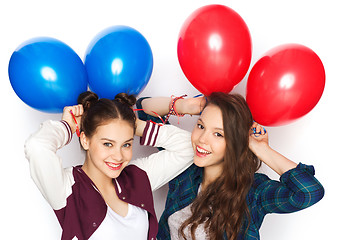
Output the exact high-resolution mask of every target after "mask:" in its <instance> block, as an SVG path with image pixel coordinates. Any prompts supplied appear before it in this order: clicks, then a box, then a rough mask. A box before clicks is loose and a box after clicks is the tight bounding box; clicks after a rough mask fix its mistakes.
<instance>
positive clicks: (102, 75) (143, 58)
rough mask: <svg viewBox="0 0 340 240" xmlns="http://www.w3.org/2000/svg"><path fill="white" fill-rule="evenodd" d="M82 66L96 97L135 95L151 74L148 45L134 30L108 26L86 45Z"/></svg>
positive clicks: (151, 62) (142, 87)
mask: <svg viewBox="0 0 340 240" xmlns="http://www.w3.org/2000/svg"><path fill="white" fill-rule="evenodd" d="M85 68H86V71H87V74H88V79H89V86H90V88H91V90H92V91H93V92H95V93H97V95H98V96H99V97H104V98H110V99H113V98H114V97H115V95H116V94H118V93H121V92H125V93H128V94H132V95H138V94H139V92H141V91H142V90H143V89H144V88H145V86H146V85H147V83H148V81H149V79H150V76H151V73H152V68H153V57H152V52H151V48H150V46H149V44H148V42H147V40H146V39H145V38H144V37H143V35H142V34H140V33H139V32H138V31H136V30H135V29H133V28H131V27H127V26H113V27H109V28H107V29H105V30H104V31H102V32H100V33H99V34H98V35H97V36H96V37H95V38H94V39H93V40H92V42H91V43H90V45H89V46H88V49H87V51H86V57H85Z"/></svg>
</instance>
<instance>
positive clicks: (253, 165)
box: [179, 92, 261, 240]
mask: <svg viewBox="0 0 340 240" xmlns="http://www.w3.org/2000/svg"><path fill="white" fill-rule="evenodd" d="M207 105H215V106H217V107H218V108H220V110H221V112H222V116H223V129H224V138H225V141H226V150H225V154H224V161H223V173H222V174H221V176H219V177H218V178H217V179H216V180H215V181H214V182H212V183H211V184H210V185H209V186H208V187H207V188H206V189H205V190H204V191H202V192H201V193H200V194H198V196H197V198H196V199H195V200H194V201H193V203H192V206H191V211H192V213H193V214H192V216H191V217H190V218H188V219H187V220H186V221H184V223H183V224H182V225H181V227H180V229H179V233H180V234H181V235H182V236H183V238H184V239H186V237H185V234H184V229H185V228H186V227H189V232H190V233H191V238H192V239H194V240H195V231H196V229H197V227H198V225H199V224H204V227H205V231H206V232H207V233H208V236H209V238H210V239H213V240H215V239H223V235H224V233H226V234H227V237H228V239H229V240H235V239H237V236H238V234H239V233H240V231H241V227H242V224H243V223H244V220H245V218H248V219H249V218H250V214H249V210H248V207H247V203H246V197H247V194H248V191H249V189H250V187H251V185H252V183H253V180H254V173H255V172H256V171H257V170H258V169H259V167H260V165H261V162H260V161H259V159H258V158H257V157H256V156H255V154H254V153H253V152H252V151H251V150H250V149H249V134H250V128H251V126H252V124H253V117H252V114H251V112H250V110H249V107H248V105H247V103H246V101H245V99H244V98H243V97H242V96H241V95H239V94H226V93H221V92H216V93H212V94H211V95H210V96H209V98H208V103H207ZM212 117H213V116H212ZM248 222H249V221H248ZM248 227H249V224H248V226H246V229H245V231H247V228H248Z"/></svg>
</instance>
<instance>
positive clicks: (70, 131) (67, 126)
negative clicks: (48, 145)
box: [60, 120, 72, 145]
mask: <svg viewBox="0 0 340 240" xmlns="http://www.w3.org/2000/svg"><path fill="white" fill-rule="evenodd" d="M60 122H61V123H62V124H63V125H64V126H65V128H66V131H67V135H68V136H67V141H66V143H65V145H67V144H69V143H70V142H71V140H72V130H71V127H70V125H69V124H68V123H67V122H66V121H64V120H61V121H60Z"/></svg>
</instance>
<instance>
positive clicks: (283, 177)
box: [280, 163, 315, 182]
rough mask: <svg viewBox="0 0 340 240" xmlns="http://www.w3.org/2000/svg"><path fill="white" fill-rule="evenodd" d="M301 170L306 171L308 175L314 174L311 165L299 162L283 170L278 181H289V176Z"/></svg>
mask: <svg viewBox="0 0 340 240" xmlns="http://www.w3.org/2000/svg"><path fill="white" fill-rule="evenodd" d="M301 172H307V173H309V174H310V175H312V176H314V175H315V169H314V167H313V166H312V165H305V164H303V163H299V164H298V165H297V166H296V168H293V169H290V170H289V171H287V172H285V173H284V174H282V175H281V177H280V181H281V182H287V181H289V179H290V177H291V176H292V175H293V176H294V175H298V174H299V173H301Z"/></svg>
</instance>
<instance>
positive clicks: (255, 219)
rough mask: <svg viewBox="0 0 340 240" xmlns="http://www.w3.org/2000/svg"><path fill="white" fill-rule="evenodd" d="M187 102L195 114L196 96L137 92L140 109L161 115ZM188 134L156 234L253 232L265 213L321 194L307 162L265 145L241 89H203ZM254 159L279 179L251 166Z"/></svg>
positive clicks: (253, 235)
mask: <svg viewBox="0 0 340 240" xmlns="http://www.w3.org/2000/svg"><path fill="white" fill-rule="evenodd" d="M193 102H194V103H195V104H196V105H197V107H196V110H197V111H196V114H198V113H199V112H200V111H201V108H200V104H201V103H202V102H205V100H204V98H197V99H182V98H175V99H172V101H171V100H170V99H169V98H148V99H141V100H139V104H142V106H143V108H144V109H145V112H146V113H149V114H152V113H151V110H153V111H155V112H157V113H158V114H161V115H163V114H166V113H167V112H168V110H169V108H170V110H171V111H170V112H173V113H174V114H175V115H180V114H182V113H185V109H186V107H187V106H190V105H191V104H192V103H193ZM169 105H170V107H169ZM183 109H184V110H183ZM191 142H192V147H193V150H194V159H193V160H194V164H193V165H192V166H190V167H189V168H188V169H187V170H185V171H184V172H183V173H182V174H180V175H179V176H178V177H176V178H175V179H173V180H172V181H171V182H170V183H169V192H168V196H167V201H166V206H165V210H164V212H163V215H162V217H161V219H160V222H159V232H158V235H157V239H159V240H165V239H173V240H174V239H197V240H198V239H200V240H203V239H204V240H205V239H212V240H216V239H229V240H235V239H260V235H259V229H260V227H261V224H262V222H263V219H264V217H265V215H266V214H268V213H291V212H296V211H299V210H301V209H304V208H307V207H309V206H311V205H313V204H315V203H316V202H318V201H319V200H320V199H322V197H323V195H324V189H323V187H322V185H321V184H320V183H319V182H318V180H317V179H316V178H315V177H314V168H313V166H307V165H304V164H302V163H299V164H296V163H294V162H292V161H291V160H289V159H287V158H286V157H284V156H282V155H281V154H279V153H278V152H276V151H275V150H273V149H272V148H271V147H270V146H269V145H268V133H267V132H266V131H265V129H264V128H263V127H261V126H260V125H258V124H257V123H254V122H253V118H252V115H251V112H250V110H249V108H248V105H247V103H246V101H245V99H244V98H243V97H242V96H241V95H238V94H226V93H213V94H211V96H209V97H208V101H207V103H206V106H205V107H204V110H203V111H202V113H201V115H200V117H199V118H198V121H197V124H196V126H195V127H194V129H193V131H192V135H191ZM261 162H264V163H265V164H266V165H268V166H269V167H270V168H271V169H273V170H274V171H275V172H276V173H278V174H279V175H280V181H274V180H271V179H269V178H268V177H267V176H266V175H264V174H260V173H256V171H257V170H258V169H259V167H260V164H261Z"/></svg>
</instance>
